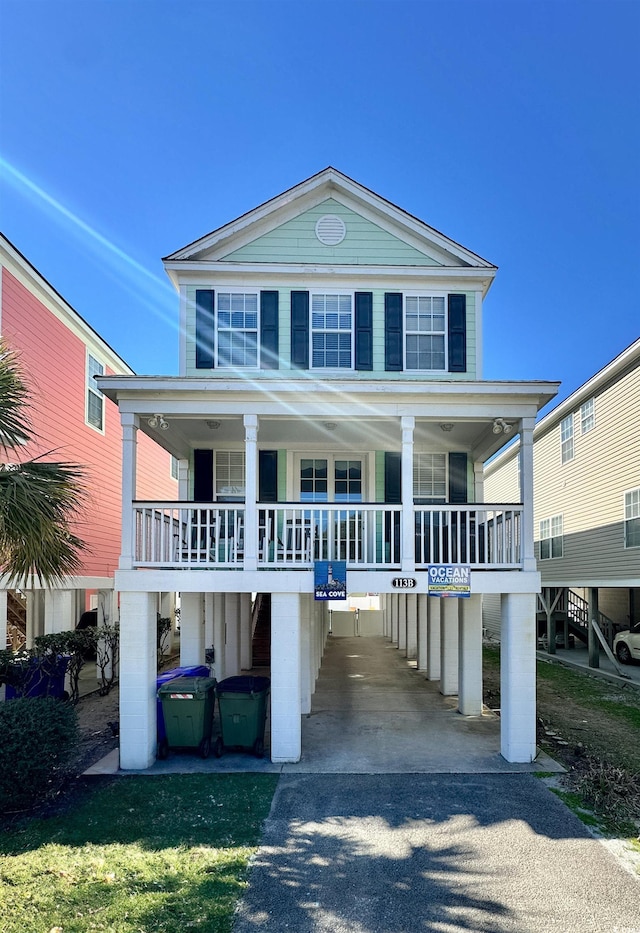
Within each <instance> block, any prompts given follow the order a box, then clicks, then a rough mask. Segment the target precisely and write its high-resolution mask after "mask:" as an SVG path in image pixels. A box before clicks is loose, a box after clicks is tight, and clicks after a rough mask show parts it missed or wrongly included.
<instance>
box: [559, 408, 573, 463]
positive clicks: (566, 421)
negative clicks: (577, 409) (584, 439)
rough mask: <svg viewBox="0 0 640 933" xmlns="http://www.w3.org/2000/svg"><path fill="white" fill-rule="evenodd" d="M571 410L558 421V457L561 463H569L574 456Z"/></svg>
mask: <svg viewBox="0 0 640 933" xmlns="http://www.w3.org/2000/svg"><path fill="white" fill-rule="evenodd" d="M574 437H575V431H574V428H573V412H572V413H571V414H570V415H567V417H566V418H563V419H562V421H561V422H560V459H561V460H562V463H570V462H571V461H572V460H573V458H574V456H575V451H574Z"/></svg>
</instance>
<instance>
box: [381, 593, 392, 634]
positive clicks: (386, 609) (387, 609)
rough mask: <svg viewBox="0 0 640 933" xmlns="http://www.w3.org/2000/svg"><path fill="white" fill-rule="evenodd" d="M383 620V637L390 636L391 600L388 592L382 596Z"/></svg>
mask: <svg viewBox="0 0 640 933" xmlns="http://www.w3.org/2000/svg"><path fill="white" fill-rule="evenodd" d="M382 610H383V622H382V626H383V628H382V631H383V632H384V637H385V638H391V602H390V596H389V594H388V593H385V594H384V596H383V597H382Z"/></svg>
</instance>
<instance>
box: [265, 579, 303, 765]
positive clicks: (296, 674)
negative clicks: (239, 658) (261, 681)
mask: <svg viewBox="0 0 640 933" xmlns="http://www.w3.org/2000/svg"><path fill="white" fill-rule="evenodd" d="M300 642H301V638H300V597H299V596H298V594H297V593H273V594H272V596H271V760H272V761H273V762H285V761H299V760H300V754H301V749H302V737H301V719H300V705H301V684H300V680H301V677H300Z"/></svg>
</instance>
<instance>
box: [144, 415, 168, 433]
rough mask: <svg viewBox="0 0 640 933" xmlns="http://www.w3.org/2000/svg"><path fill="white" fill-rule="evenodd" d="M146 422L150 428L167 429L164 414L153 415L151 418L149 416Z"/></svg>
mask: <svg viewBox="0 0 640 933" xmlns="http://www.w3.org/2000/svg"><path fill="white" fill-rule="evenodd" d="M147 424H148V425H149V427H150V428H159V429H160V430H161V431H168V430H169V424H168V422H167V421H165V420H164V415H160V414H156V415H153V416H152V417H151V418H149V420H148V422H147Z"/></svg>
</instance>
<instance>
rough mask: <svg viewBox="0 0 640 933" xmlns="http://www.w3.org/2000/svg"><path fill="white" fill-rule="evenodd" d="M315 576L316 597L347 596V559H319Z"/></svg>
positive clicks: (315, 568) (314, 589)
mask: <svg viewBox="0 0 640 933" xmlns="http://www.w3.org/2000/svg"><path fill="white" fill-rule="evenodd" d="M314 578H315V579H314V588H313V591H314V596H315V599H346V598H347V562H346V560H317V561H316V562H315V567H314Z"/></svg>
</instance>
